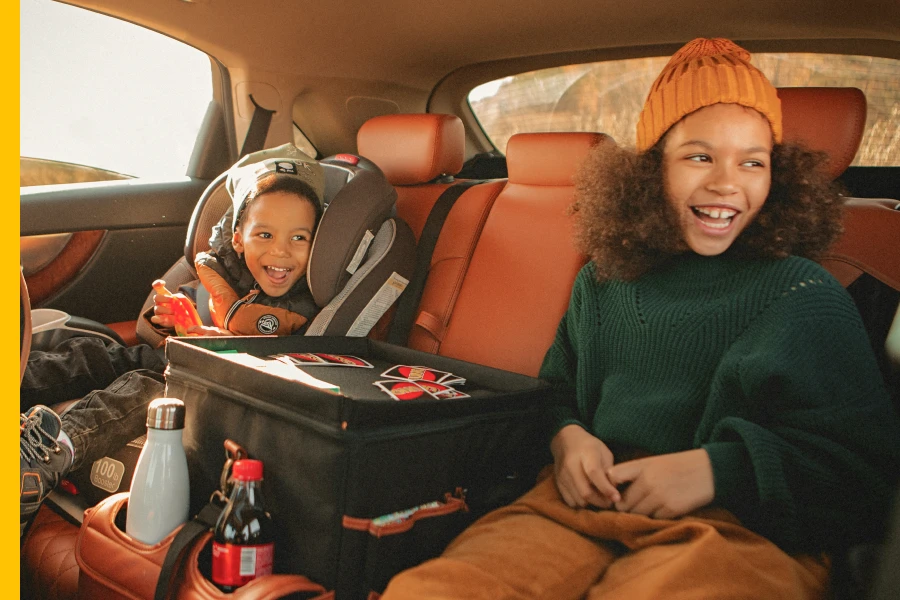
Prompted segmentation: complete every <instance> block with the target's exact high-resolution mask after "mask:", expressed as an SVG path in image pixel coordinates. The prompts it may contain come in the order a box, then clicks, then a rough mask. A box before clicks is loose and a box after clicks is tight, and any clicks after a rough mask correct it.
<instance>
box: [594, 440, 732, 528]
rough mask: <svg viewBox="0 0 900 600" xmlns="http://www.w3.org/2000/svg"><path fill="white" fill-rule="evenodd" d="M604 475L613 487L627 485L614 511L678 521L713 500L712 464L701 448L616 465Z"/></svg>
mask: <svg viewBox="0 0 900 600" xmlns="http://www.w3.org/2000/svg"><path fill="white" fill-rule="evenodd" d="M607 475H608V476H609V480H610V481H612V483H613V485H617V486H618V485H621V484H623V483H629V482H630V485H629V486H628V489H626V490H625V491H624V492H623V493H622V499H621V500H619V501H617V502H616V509H617V510H619V511H621V512H630V513H637V514H641V515H647V516H649V517H654V518H656V519H674V518H676V517H681V516H683V515H686V514H687V513H689V512H691V511H693V510H696V509H698V508H700V507H702V506H706V505H707V504H709V503H710V502H712V501H713V497H714V496H715V484H714V482H713V473H712V463H710V460H709V454H707V452H706V450H704V449H703V448H698V449H696V450H688V451H686V452H675V453H673V454H662V455H660V456H651V457H649V458H641V459H638V460H630V461H628V462H624V463H619V464H617V465H615V466H614V467H612V468H610V469H608V471H607Z"/></svg>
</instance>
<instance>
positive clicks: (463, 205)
mask: <svg viewBox="0 0 900 600" xmlns="http://www.w3.org/2000/svg"><path fill="white" fill-rule="evenodd" d="M505 183H506V182H505V181H492V182H486V183H482V184H480V185H476V186H473V187H471V188H469V189H468V190H466V191H465V192H464V193H463V195H462V196H460V197H459V198H458V199H457V201H456V203H455V204H454V205H453V209H452V210H451V211H450V214H449V215H447V220H446V221H444V226H443V227H442V228H441V235H440V237H438V241H437V244H436V245H435V247H434V253H433V254H432V255H431V266H430V267H429V270H428V279H427V280H426V282H425V288H424V289H423V290H422V297H421V299H420V300H419V308H418V312H417V313H416V318H415V319H414V322H413V328H412V331H410V334H409V340H408V342H407V345H408V346H409V347H410V348H414V349H416V350H422V351H423V352H431V353H434V354H436V353H438V352H439V350H440V347H441V342H442V341H443V339H444V334H445V332H446V330H447V326H448V325H449V323H450V318H451V315H452V313H453V308H454V305H455V304H456V300H457V298H458V296H459V292H460V289H461V288H462V285H463V281H464V278H465V276H466V272H467V269H468V268H469V264H470V263H471V261H472V256H473V254H474V252H475V247H476V244H477V243H478V239H479V237H480V235H481V232H482V230H483V228H484V224H485V222H486V221H487V219H488V215H489V214H490V212H491V207H492V206H493V205H494V201H495V200H496V199H497V196H498V195H499V194H500V192H501V191H502V190H503V188H504V185H505ZM433 204H434V201H432V202H430V203H429V204H428V206H429V207H430V206H432V205H433ZM397 209H398V212H399V213H400V216H401V217H402V216H403V212H401V207H400V205H399V204H398V207H397ZM420 230H421V228H420Z"/></svg>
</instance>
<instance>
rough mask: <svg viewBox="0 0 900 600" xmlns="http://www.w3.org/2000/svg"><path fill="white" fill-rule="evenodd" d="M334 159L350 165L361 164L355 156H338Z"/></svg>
mask: <svg viewBox="0 0 900 600" xmlns="http://www.w3.org/2000/svg"><path fill="white" fill-rule="evenodd" d="M334 159H335V160H339V161H342V162H345V163H350V164H351V165H358V164H359V157H358V156H355V155H353V154H338V155H336V156H335V157H334Z"/></svg>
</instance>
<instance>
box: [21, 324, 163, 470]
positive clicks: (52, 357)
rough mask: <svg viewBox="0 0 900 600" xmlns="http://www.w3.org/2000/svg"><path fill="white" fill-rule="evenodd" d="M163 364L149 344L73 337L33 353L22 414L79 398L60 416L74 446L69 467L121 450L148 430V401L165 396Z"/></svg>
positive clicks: (25, 386) (30, 356) (24, 383)
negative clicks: (32, 408) (73, 455)
mask: <svg viewBox="0 0 900 600" xmlns="http://www.w3.org/2000/svg"><path fill="white" fill-rule="evenodd" d="M164 369H165V362H164V361H163V359H162V358H161V357H160V356H159V355H158V354H157V353H156V351H155V350H153V349H152V348H151V347H150V346H143V345H142V346H134V347H128V348H126V347H124V346H120V345H119V344H115V343H111V342H105V341H104V340H102V339H100V338H96V337H74V338H70V339H68V340H65V341H64V342H61V343H60V344H59V345H58V346H56V347H55V348H53V349H51V350H49V351H34V352H32V353H31V354H30V355H29V356H28V366H27V367H26V369H25V376H24V377H23V379H22V386H21V389H20V396H19V406H20V409H21V411H22V412H25V411H26V410H27V409H29V408H31V407H32V406H35V405H37V404H44V405H51V404H56V403H58V402H65V401H67V400H74V399H76V398H81V399H80V400H79V401H78V403H76V404H75V405H74V406H72V407H71V408H70V409H69V410H68V412H66V413H65V415H63V417H62V428H63V431H65V432H66V434H67V435H68V436H69V438H71V440H72V444H73V446H74V448H75V462H74V464H73V465H72V468H73V469H77V468H78V467H80V466H81V465H82V464H88V465H89V464H91V463H93V461H95V460H97V459H98V458H101V457H103V456H106V455H107V454H109V453H111V452H113V451H115V450H117V449H119V448H122V447H123V446H125V444H127V443H128V442H130V441H131V440H133V439H135V438H137V437H140V436H141V435H142V434H143V433H144V432H145V431H146V423H147V405H148V404H149V403H150V401H151V400H153V399H155V398H159V397H161V396H163V394H164V393H165V384H164V380H163V376H162V373H163V370H164Z"/></svg>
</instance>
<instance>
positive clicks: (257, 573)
mask: <svg viewBox="0 0 900 600" xmlns="http://www.w3.org/2000/svg"><path fill="white" fill-rule="evenodd" d="M231 475H232V478H233V480H234V488H233V489H232V491H231V497H230V498H229V499H228V504H226V505H225V510H224V511H222V514H221V515H220V516H219V520H218V521H217V522H216V529H215V532H214V534H213V547H212V580H213V583H214V584H216V586H217V587H218V588H219V589H220V590H222V591H223V592H233V591H234V590H236V589H237V588H239V587H240V586H242V585H244V584H245V583H248V582H250V581H252V580H254V579H256V578H257V577H262V576H263V575H269V574H270V573H272V563H273V560H274V558H275V526H274V524H273V523H272V517H271V516H270V515H269V513H267V512H266V511H265V508H264V505H263V498H262V475H263V464H262V462H261V461H258V460H251V459H244V460H236V461H234V465H233V466H232V471H231Z"/></svg>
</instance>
